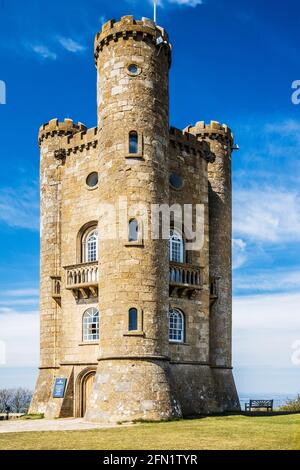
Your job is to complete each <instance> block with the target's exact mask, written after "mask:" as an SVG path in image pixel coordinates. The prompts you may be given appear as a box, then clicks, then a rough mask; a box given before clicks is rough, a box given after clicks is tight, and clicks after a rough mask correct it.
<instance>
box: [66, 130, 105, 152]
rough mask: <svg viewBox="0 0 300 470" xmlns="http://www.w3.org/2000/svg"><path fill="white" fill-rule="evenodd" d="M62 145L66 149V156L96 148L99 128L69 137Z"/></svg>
mask: <svg viewBox="0 0 300 470" xmlns="http://www.w3.org/2000/svg"><path fill="white" fill-rule="evenodd" d="M61 145H62V147H63V148H64V149H65V152H66V155H70V154H71V153H77V152H83V151H85V150H89V149H90V148H96V147H97V145H98V127H92V128H90V129H85V130H83V131H81V132H77V133H76V134H73V135H67V136H66V137H64V138H63V139H62V143H61Z"/></svg>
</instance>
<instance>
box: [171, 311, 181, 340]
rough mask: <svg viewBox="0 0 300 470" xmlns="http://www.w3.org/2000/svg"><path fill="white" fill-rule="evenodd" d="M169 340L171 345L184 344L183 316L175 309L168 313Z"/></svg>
mask: <svg viewBox="0 0 300 470" xmlns="http://www.w3.org/2000/svg"><path fill="white" fill-rule="evenodd" d="M169 340H170V342H172V343H183V342H184V315H183V313H182V312H181V311H180V310H177V309H175V308H173V309H171V310H170V311H169Z"/></svg>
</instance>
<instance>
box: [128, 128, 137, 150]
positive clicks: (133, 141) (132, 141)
mask: <svg viewBox="0 0 300 470" xmlns="http://www.w3.org/2000/svg"><path fill="white" fill-rule="evenodd" d="M138 152H139V138H138V133H137V132H136V131H131V132H129V153H130V154H136V153H138Z"/></svg>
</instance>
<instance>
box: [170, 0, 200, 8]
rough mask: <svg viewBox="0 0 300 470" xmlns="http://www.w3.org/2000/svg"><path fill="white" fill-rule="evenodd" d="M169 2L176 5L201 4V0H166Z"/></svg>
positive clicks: (194, 5) (193, 5)
mask: <svg viewBox="0 0 300 470" xmlns="http://www.w3.org/2000/svg"><path fill="white" fill-rule="evenodd" d="M168 1H169V3H176V4H177V5H184V6H187V7H196V6H197V5H202V4H203V0H168Z"/></svg>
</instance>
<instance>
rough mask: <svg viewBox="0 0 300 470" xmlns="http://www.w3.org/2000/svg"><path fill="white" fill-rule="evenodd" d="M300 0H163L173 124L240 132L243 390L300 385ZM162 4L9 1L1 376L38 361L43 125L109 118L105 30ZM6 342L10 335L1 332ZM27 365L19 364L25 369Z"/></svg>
mask: <svg viewBox="0 0 300 470" xmlns="http://www.w3.org/2000/svg"><path fill="white" fill-rule="evenodd" d="M299 13H300V5H299V3H298V2H297V1H296V0H287V1H286V2H284V3H282V2H274V1H272V0H265V1H264V2H262V1H261V0H251V1H250V0H243V1H240V0H239V1H238V0H227V1H224V0H205V1H203V2H201V1H198V0H162V1H161V2H160V7H159V8H158V22H159V23H160V24H161V25H163V26H164V27H165V28H166V29H167V30H168V32H169V34H170V38H171V42H172V44H173V64H172V70H171V77H170V78H171V123H172V125H174V126H176V127H180V128H184V127H186V126H187V125H188V124H193V123H195V122H196V121H200V120H205V121H208V122H209V121H210V120H211V119H212V120H218V121H221V122H225V123H227V124H228V125H230V127H232V129H233V130H234V132H235V136H236V141H237V143H238V144H239V145H240V147H241V150H240V152H236V153H235V154H234V162H233V168H234V173H233V181H234V268H235V269H234V294H235V298H234V364H235V370H236V372H235V375H236V379H237V384H238V388H239V391H241V392H282V393H296V392H298V391H300V385H299V375H300V365H296V364H293V363H292V361H291V356H292V353H293V345H294V346H295V342H296V341H299V340H300V318H299V313H300V312H299V304H300V256H299V242H300V192H299V182H300V106H296V105H294V104H292V101H291V95H292V82H293V81H294V80H297V79H298V80H299V79H300V71H299V54H298V50H297V48H298V45H299V21H298V18H299ZM125 14H134V16H135V17H136V18H141V17H142V16H146V17H151V16H152V2H151V1H147V0H144V1H142V0H119V1H115V2H105V1H103V0H87V1H85V2H79V1H78V0H72V1H71V0H65V1H64V2H61V1H60V2H58V1H57V0H52V1H51V2H48V3H47V2H46V3H45V2H41V1H34V0H31V1H28V2H19V1H17V0H0V18H1V30H0V64H1V65H0V80H2V81H4V82H5V83H6V86H7V104H6V105H0V122H1V126H0V133H1V142H2V145H1V150H0V153H1V157H2V165H1V173H0V242H1V243H0V259H1V263H0V278H1V290H2V295H1V298H0V351H1V344H2V347H3V344H4V343H5V345H6V359H7V360H6V364H5V365H2V366H0V386H4V385H8V386H12V385H15V384H19V383H20V384H21V385H28V386H32V385H33V382H34V378H35V371H36V367H37V365H38V313H37V312H38V282H39V233H38V227H39V212H38V208H39V188H38V178H39V151H38V147H37V132H38V128H39V126H40V125H41V124H43V123H44V122H47V121H48V120H49V119H51V118H53V117H58V118H60V119H63V118H64V117H72V118H73V119H74V120H79V121H81V122H84V123H85V124H86V125H87V126H90V127H92V126H94V125H95V123H96V70H95V68H94V63H93V39H94V35H95V33H96V32H97V31H98V30H99V29H100V27H101V24H102V22H103V21H105V20H107V19H110V18H116V19H117V18H119V17H120V16H122V15H125ZM1 342H2V343H1ZM17 367H19V368H18V369H17Z"/></svg>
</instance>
